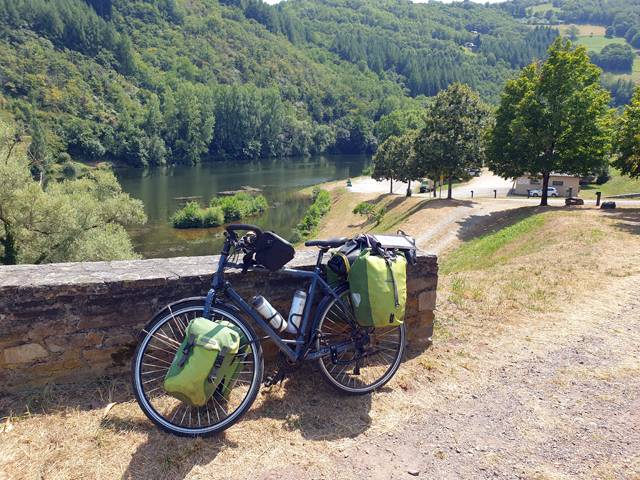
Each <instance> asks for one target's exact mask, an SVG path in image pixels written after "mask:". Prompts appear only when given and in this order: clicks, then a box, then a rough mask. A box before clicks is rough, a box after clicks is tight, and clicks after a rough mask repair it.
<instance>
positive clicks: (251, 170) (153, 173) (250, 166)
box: [115, 155, 370, 258]
mask: <svg viewBox="0 0 640 480" xmlns="http://www.w3.org/2000/svg"><path fill="white" fill-rule="evenodd" d="M369 161H370V158H369V157H367V156H364V155H362V156H361V155H323V156H315V157H306V158H287V159H277V160H263V161H256V162H249V163H237V162H234V163H227V162H211V163H204V164H200V165H194V166H186V165H179V166H172V167H162V168H154V169H135V168H118V169H116V170H115V172H116V175H117V177H118V179H119V181H120V184H121V185H122V188H123V189H124V190H125V191H126V192H127V193H129V194H130V195H131V196H132V197H134V198H138V199H140V200H142V202H143V203H144V208H145V211H146V213H147V217H148V221H147V224H146V225H144V226H142V227H135V228H131V229H129V233H130V235H131V238H132V239H133V242H134V244H135V247H136V251H137V252H139V253H140V254H141V255H142V256H143V257H145V258H157V257H180V256H192V255H212V254H217V253H219V251H220V248H221V246H222V241H223V235H222V232H223V228H222V227H219V228H208V229H189V230H178V229H174V228H173V227H172V226H171V224H170V222H169V219H170V218H171V215H172V214H173V213H174V212H175V211H176V210H178V209H179V208H180V207H181V206H182V205H184V203H185V202H186V201H187V200H186V197H195V198H194V199H195V200H196V201H198V202H199V203H200V204H201V205H206V204H208V203H209V200H210V199H211V198H212V197H213V196H215V195H216V194H217V193H218V192H222V191H229V190H237V189H240V188H241V187H243V186H249V187H253V188H259V189H260V190H262V194H263V195H264V196H265V197H266V198H267V200H268V202H269V209H268V210H267V211H266V212H265V213H264V214H262V215H260V216H257V217H253V218H246V219H244V220H242V222H244V223H254V224H256V225H258V226H260V227H263V228H266V229H270V230H273V231H275V232H277V233H278V234H280V235H281V236H283V237H285V238H289V237H290V236H291V234H292V233H293V229H294V228H295V226H296V225H297V224H298V223H299V222H300V220H301V219H302V217H303V216H304V213H305V211H306V209H307V208H308V206H309V204H310V198H309V196H308V195H302V194H300V193H299V191H300V190H301V189H303V188H305V187H308V186H311V185H316V184H318V183H322V182H328V181H332V180H341V179H347V178H349V177H355V176H358V175H360V173H361V172H362V170H363V168H364V167H365V166H366V165H368V163H369Z"/></svg>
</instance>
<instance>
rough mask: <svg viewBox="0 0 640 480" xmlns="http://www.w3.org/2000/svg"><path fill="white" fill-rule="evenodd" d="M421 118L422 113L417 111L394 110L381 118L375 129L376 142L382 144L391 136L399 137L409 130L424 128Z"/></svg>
mask: <svg viewBox="0 0 640 480" xmlns="http://www.w3.org/2000/svg"><path fill="white" fill-rule="evenodd" d="M423 116H424V112H422V111H420V110H418V109H409V110H394V111H393V112H391V113H389V114H387V115H384V116H382V117H381V118H380V120H379V121H378V123H377V124H376V128H375V134H376V137H377V138H378V142H380V143H383V142H384V141H385V140H386V139H387V138H389V137H390V136H392V135H395V136H397V137H399V136H401V135H403V134H404V133H405V132H407V131H409V130H416V129H420V128H422V127H424V118H423Z"/></svg>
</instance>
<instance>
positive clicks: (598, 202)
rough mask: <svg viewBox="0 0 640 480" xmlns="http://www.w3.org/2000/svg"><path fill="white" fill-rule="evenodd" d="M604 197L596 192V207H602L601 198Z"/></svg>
mask: <svg viewBox="0 0 640 480" xmlns="http://www.w3.org/2000/svg"><path fill="white" fill-rule="evenodd" d="M601 195H602V192H596V207H599V206H600V196H601Z"/></svg>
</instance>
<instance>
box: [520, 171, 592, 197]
mask: <svg viewBox="0 0 640 480" xmlns="http://www.w3.org/2000/svg"><path fill="white" fill-rule="evenodd" d="M549 186H550V187H555V189H556V190H558V195H559V196H561V197H567V196H569V189H571V194H572V195H573V196H577V195H578V193H579V192H580V177H579V176H577V175H567V174H564V173H552V174H551V176H550V177H549ZM536 189H542V177H538V176H525V177H519V178H518V179H516V183H515V187H514V189H513V191H512V192H511V193H512V194H513V195H528V192H529V190H536Z"/></svg>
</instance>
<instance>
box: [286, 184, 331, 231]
mask: <svg viewBox="0 0 640 480" xmlns="http://www.w3.org/2000/svg"><path fill="white" fill-rule="evenodd" d="M312 198H313V203H312V204H311V206H310V207H309V208H308V209H307V213H306V214H305V216H304V217H303V218H302V220H301V221H300V223H299V224H298V225H297V226H296V232H295V233H294V235H293V237H292V241H293V242H294V243H297V242H299V241H302V240H304V239H307V238H309V237H310V236H311V235H312V234H313V233H314V232H315V230H316V228H317V227H318V225H319V224H320V219H321V218H322V217H324V216H325V215H326V214H327V212H329V210H330V209H331V195H330V194H329V192H327V191H326V190H320V189H319V188H317V187H316V188H314V189H313V196H312Z"/></svg>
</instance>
